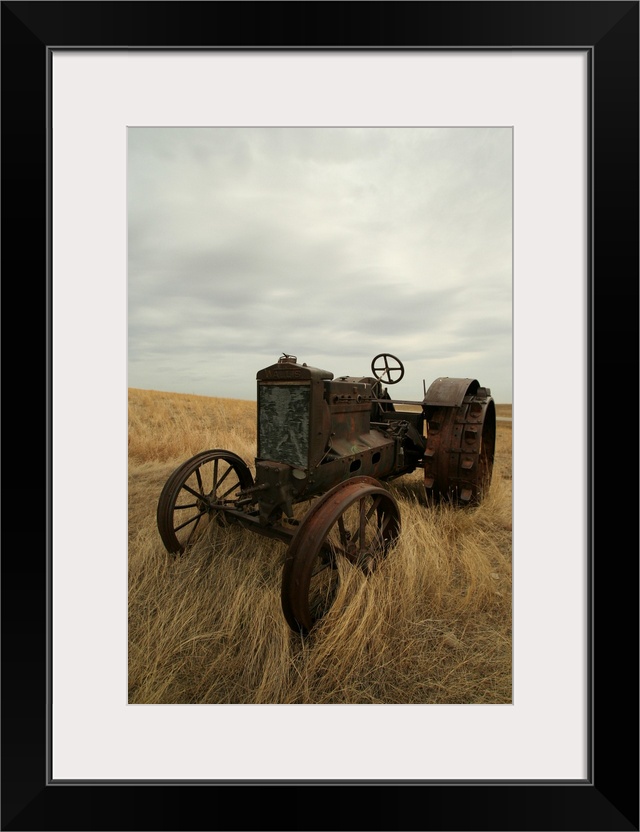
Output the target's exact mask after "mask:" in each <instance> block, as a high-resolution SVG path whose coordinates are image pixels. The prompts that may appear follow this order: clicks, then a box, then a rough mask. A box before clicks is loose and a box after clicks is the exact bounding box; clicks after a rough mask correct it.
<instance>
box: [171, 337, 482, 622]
mask: <svg viewBox="0 0 640 832" xmlns="http://www.w3.org/2000/svg"><path fill="white" fill-rule="evenodd" d="M371 372H372V374H373V375H372V376H366V377H356V376H341V377H339V378H334V376H333V373H331V372H328V371H326V370H321V369H318V368H317V367H310V366H308V365H307V364H299V363H298V360H297V358H296V356H293V355H286V354H284V355H283V356H282V357H281V358H280V359H279V360H278V361H277V363H275V364H272V365H271V366H269V367H266V368H265V369H263V370H260V371H259V372H258V373H257V388H258V389H257V401H258V419H257V440H258V449H257V457H256V459H255V478H254V475H253V474H252V472H251V470H250V468H249V466H248V465H247V463H246V462H245V461H244V460H243V459H241V458H240V457H239V456H238V455H236V454H235V453H232V452H231V451H228V450H222V449H213V450H207V451H202V452H201V453H199V454H196V455H195V456H194V457H192V458H191V459H188V460H187V461H186V462H184V463H183V464H182V465H180V466H179V467H178V468H177V469H176V470H175V471H174V472H173V473H172V474H171V476H170V477H169V479H168V480H167V482H166V483H165V485H164V488H163V489H162V492H161V494H160V498H159V501H158V507H157V523H158V530H159V533H160V537H161V538H162V542H163V543H164V546H165V548H166V549H167V551H168V552H169V553H171V554H172V555H182V554H184V553H185V552H187V550H188V549H189V547H190V546H191V545H193V544H194V543H195V541H196V540H198V539H200V538H201V537H202V534H203V532H205V530H206V528H207V526H208V524H209V523H211V522H217V523H218V524H220V525H223V526H226V525H229V524H239V525H240V526H242V527H244V528H246V529H249V530H251V531H253V532H256V533H258V534H261V535H265V536H267V537H271V538H276V539H278V540H280V541H282V542H284V543H285V544H286V545H287V547H288V548H287V552H286V555H285V561H284V567H283V571H282V586H281V602H282V611H283V613H284V617H285V619H286V621H287V623H288V624H289V626H290V628H291V629H292V630H293V631H294V632H296V633H303V634H307V633H309V631H310V630H311V629H312V628H313V626H314V624H315V623H316V622H317V621H318V620H319V619H320V618H322V617H323V616H324V615H325V614H326V613H327V611H328V610H329V608H330V607H331V605H332V603H333V600H334V598H335V593H336V590H337V585H338V580H339V577H338V576H339V565H340V561H341V559H346V560H345V561H343V562H346V561H349V562H350V563H351V564H354V565H356V566H357V567H359V568H362V569H363V570H364V571H365V572H370V571H371V570H372V569H373V568H375V565H376V563H378V562H379V560H380V558H382V557H384V556H385V555H386V554H387V553H388V552H389V551H390V549H391V548H392V546H393V545H394V542H395V540H396V538H397V537H398V535H399V533H400V511H399V508H398V503H397V501H396V499H395V498H394V496H393V495H392V494H391V492H390V491H389V489H388V488H387V487H386V486H385V483H386V482H389V481H390V480H392V479H395V478H396V477H400V476H403V475H405V474H409V473H411V472H413V471H415V470H416V469H417V468H422V469H423V471H424V490H425V494H426V501H427V504H433V503H435V502H438V501H442V500H447V501H450V502H451V503H453V504H455V505H457V506H473V505H477V504H478V503H479V502H480V500H481V499H482V497H483V494H484V493H486V490H487V489H488V487H489V484H490V481H491V474H492V470H493V460H494V452H495V438H496V409H495V404H494V401H493V399H492V397H491V391H490V390H489V388H487V387H481V386H480V385H479V383H478V382H477V381H476V380H475V379H471V378H446V377H444V378H438V379H436V380H435V381H434V382H433V383H432V384H431V386H430V387H429V389H428V390H425V391H424V398H423V399H422V401H406V400H394V399H392V398H391V396H390V395H389V392H388V390H387V387H385V386H384V385H385V384H387V385H393V384H397V383H398V382H399V381H400V380H401V379H402V378H403V376H404V367H403V365H402V362H401V361H400V360H399V359H398V358H396V357H395V356H393V355H391V354H389V353H381V354H380V355H377V356H376V357H375V358H374V359H373V361H372V363H371ZM423 385H424V382H423ZM305 501H310V508H308V510H306V512H305V513H304V514H302V516H297V517H296V516H295V514H296V513H295V511H294V507H296V506H299V504H302V503H304V502H305Z"/></svg>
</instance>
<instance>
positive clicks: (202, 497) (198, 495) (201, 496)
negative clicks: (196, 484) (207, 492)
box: [176, 482, 206, 508]
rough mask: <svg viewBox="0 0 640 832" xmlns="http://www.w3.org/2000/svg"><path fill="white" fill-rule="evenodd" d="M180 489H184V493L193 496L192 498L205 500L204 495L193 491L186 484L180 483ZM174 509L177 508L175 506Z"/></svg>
mask: <svg viewBox="0 0 640 832" xmlns="http://www.w3.org/2000/svg"><path fill="white" fill-rule="evenodd" d="M182 487H183V488H184V490H185V491H188V492H189V494H193V496H194V497H197V498H198V500H202V499H206V497H205V496H204V494H202V492H198V491H195V490H194V489H193V488H191V486H190V485H187V484H186V482H183V483H182ZM176 508H177V506H176Z"/></svg>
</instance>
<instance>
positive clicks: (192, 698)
mask: <svg viewBox="0 0 640 832" xmlns="http://www.w3.org/2000/svg"><path fill="white" fill-rule="evenodd" d="M498 412H499V413H506V412H507V410H506V409H505V408H502V409H500V408H499V410H498ZM255 443H256V405H255V402H248V401H239V400H233V399H212V398H208V397H203V396H187V395H179V394H170V393H160V392H156V391H150V390H137V389H131V390H129V702H130V703H133V704H136V703H210V704H213V703H217V704H220V703H251V704H295V703H300V704H303V703H314V704H331V703H341V704H345V703H346V704H349V703H350V704H367V703H376V704H391V703H393V704H423V703H434V704H447V703H448V704H453V703H455V704H468V703H474V704H478V703H508V702H511V696H512V656H511V647H512V639H511V516H512V515H511V424H510V423H508V422H498V437H497V449H496V462H495V467H494V476H493V481H492V485H491V489H490V491H489V494H488V496H487V497H486V499H485V500H484V502H483V503H482V504H481V505H480V506H478V507H476V508H473V509H465V510H462V509H455V508H452V507H450V506H447V505H443V506H438V507H435V508H434V507H427V506H426V505H425V502H424V497H423V492H422V487H421V475H422V472H421V471H416V472H415V473H414V474H411V475H409V476H406V477H402V478H400V479H398V480H395V481H394V482H392V483H390V484H389V488H390V490H391V491H392V492H393V494H394V495H395V497H396V498H397V500H398V502H399V505H400V512H401V520H402V530H401V534H400V537H399V540H398V543H397V545H396V546H395V548H394V549H393V552H392V553H391V554H390V555H389V557H388V558H387V559H386V560H385V561H384V562H383V563H382V564H381V565H380V567H379V568H378V569H377V570H376V571H375V572H374V573H373V574H372V575H370V576H368V577H365V576H364V575H363V573H362V572H361V571H360V570H356V569H345V570H344V571H345V574H344V575H343V581H342V583H341V586H340V591H339V595H338V598H337V600H336V603H335V604H334V606H333V607H332V608H331V610H330V612H329V614H328V615H327V616H326V618H324V619H323V620H322V621H321V622H320V623H319V624H318V625H317V626H316V627H315V628H314V629H313V631H312V632H311V634H310V635H309V636H308V637H306V638H304V639H303V638H301V637H299V636H297V635H296V634H294V633H293V632H292V631H291V630H290V629H289V627H288V626H287V624H286V622H285V620H284V617H283V614H282V610H281V606H280V580H281V572H282V564H283V558H284V554H285V552H286V547H285V545H284V544H282V543H280V542H278V541H272V540H269V539H268V538H264V537H260V536H259V535H256V534H253V533H251V532H250V531H247V530H244V529H242V528H240V527H230V528H218V527H213V528H212V531H211V535H210V536H209V538H208V539H206V540H203V541H202V542H200V543H199V544H198V545H197V546H196V547H195V548H194V549H193V550H192V551H191V552H190V554H189V555H188V556H185V557H184V558H178V559H174V558H172V557H170V556H169V555H168V554H167V553H166V551H165V549H164V547H163V545H162V542H161V540H160V537H159V534H158V531H157V527H156V517H155V512H156V507H157V501H158V497H159V494H160V491H161V489H162V487H163V485H164V483H165V481H166V479H167V478H168V476H169V475H170V474H171V472H172V471H173V470H174V469H175V468H176V467H177V466H178V465H179V464H181V463H182V462H184V461H185V460H186V459H188V458H189V457H190V456H193V455H194V454H196V453H198V452H199V451H202V450H207V449H210V448H225V449H227V450H231V451H234V452H235V453H237V454H239V455H240V456H241V457H243V458H244V459H245V461H246V462H247V464H249V466H250V467H251V468H252V471H253V470H255V469H254V464H253V463H254V457H255V453H256V444H255Z"/></svg>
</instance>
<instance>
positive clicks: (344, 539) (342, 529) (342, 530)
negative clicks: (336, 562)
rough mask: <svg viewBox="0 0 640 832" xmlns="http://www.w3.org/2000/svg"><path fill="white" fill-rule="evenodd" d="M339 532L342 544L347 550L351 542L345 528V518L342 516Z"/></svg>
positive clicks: (339, 522) (339, 520) (339, 521)
mask: <svg viewBox="0 0 640 832" xmlns="http://www.w3.org/2000/svg"><path fill="white" fill-rule="evenodd" d="M338 531H339V533H340V542H341V543H342V545H343V546H344V547H345V548H346V546H347V543H348V542H349V532H348V531H347V530H346V529H345V527H344V517H343V516H342V514H341V515H340V517H338Z"/></svg>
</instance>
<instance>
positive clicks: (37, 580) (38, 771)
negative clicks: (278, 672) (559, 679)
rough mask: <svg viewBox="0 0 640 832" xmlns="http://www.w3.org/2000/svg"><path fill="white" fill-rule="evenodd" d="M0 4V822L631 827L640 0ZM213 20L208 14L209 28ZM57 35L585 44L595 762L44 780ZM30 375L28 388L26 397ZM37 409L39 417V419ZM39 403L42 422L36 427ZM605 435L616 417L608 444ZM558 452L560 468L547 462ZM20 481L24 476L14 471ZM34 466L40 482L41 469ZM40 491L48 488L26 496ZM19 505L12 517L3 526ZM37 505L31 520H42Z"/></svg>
mask: <svg viewBox="0 0 640 832" xmlns="http://www.w3.org/2000/svg"><path fill="white" fill-rule="evenodd" d="M1 5H2V18H1V20H2V114H3V121H2V150H3V153H2V192H3V201H2V229H3V246H2V265H3V271H4V277H5V289H6V302H5V309H8V311H9V314H10V316H11V322H10V325H9V326H8V327H7V329H6V333H7V342H6V346H5V361H4V362H3V368H4V382H5V393H6V394H7V393H9V394H10V398H9V397H8V396H7V397H6V398H5V408H4V415H5V419H7V420H8V422H5V425H7V424H8V428H7V430H6V433H5V436H6V437H8V439H9V441H8V442H7V446H8V448H9V450H10V452H11V453H10V454H9V462H7V463H5V464H6V466H7V467H6V468H5V486H6V487H5V489H4V490H3V494H4V495H5V500H4V504H5V506H7V505H8V504H10V503H11V502H12V501H10V500H7V495H12V497H13V498H14V499H15V498H17V500H16V502H17V506H16V508H17V509H18V511H17V512H16V509H14V511H12V512H11V516H10V517H8V515H7V514H5V518H6V519H5V524H4V539H5V546H4V552H3V557H2V604H3V622H2V623H3V628H2V685H3V691H2V829H3V830H58V829H60V830H68V831H69V832H70V831H71V830H134V829H135V830H147V829H149V830H165V829H167V830H168V829H173V830H176V829H190V830H196V829H229V830H231V829H234V830H235V829H242V830H265V829H276V830H289V829H292V830H312V829H350V830H361V829H362V830H377V829H386V830H410V829H411V830H413V829H424V830H585V831H586V830H603V831H604V830H638V828H639V827H638V822H639V812H638V779H639V769H638V617H637V615H638V557H637V553H638V545H637V543H638V538H637V519H636V509H637V499H638V497H637V482H636V474H635V472H636V463H637V460H638V448H637V439H636V437H637V433H638V414H637V386H638V372H637V370H638V366H637V356H638V348H637V346H638V345H637V332H638V330H637V323H638V318H637V313H638V67H639V63H638V21H639V16H638V9H639V3H638V2H627V1H626V0H624V1H622V2H599V1H597V0H596V2H581V0H576V2H554V1H553V0H549V1H547V2H482V0H479V1H478V2H407V3H405V2H371V3H369V2H344V3H325V2H317V3H315V2H300V3H298V2H255V3H254V2H2V4H1ZM208 32H214V33H215V34H214V36H213V37H212V38H211V39H209V38H208V37H207V33H208ZM54 47H56V48H59V47H66V48H86V49H113V48H151V49H160V48H178V47H181V48H185V49H192V48H198V47H217V48H225V47H226V48H231V47H241V48H247V49H254V48H274V47H279V48H298V49H323V48H328V47H332V48H337V49H340V48H359V49H386V48H429V49H437V48H453V49H468V48H471V47H474V48H496V49H546V50H553V49H560V48H562V49H566V48H576V49H584V50H587V51H588V53H589V60H590V85H591V89H590V104H591V113H590V120H591V131H590V137H589V139H590V147H589V156H590V160H591V165H590V168H591V181H590V182H589V183H588V184H589V188H588V192H589V206H588V207H589V216H590V227H591V240H590V262H589V264H588V265H589V268H588V270H589V287H588V298H589V309H588V316H589V322H588V328H589V344H590V347H589V355H588V360H587V364H588V373H589V380H588V394H589V411H590V412H589V415H588V439H589V447H590V448H591V458H590V460H589V461H588V472H589V483H588V488H589V503H590V517H589V524H588V525H589V535H588V537H589V546H588V548H589V564H588V579H589V581H588V583H589V585H588V592H589V599H590V616H589V622H590V624H589V632H588V646H589V656H590V667H589V669H590V680H591V684H590V688H589V690H588V691H587V695H588V708H589V715H590V732H589V736H588V738H587V743H588V751H589V772H588V778H587V779H586V780H585V781H584V782H558V781H545V782H542V781H536V782H532V783H528V782H515V781H514V782H512V781H499V782H495V781H494V782H481V781H478V782H475V781H474V782H468V781H464V782H447V783H441V782H438V783H426V784H425V783H419V782H418V783H416V782H413V783H412V782H407V783H404V782H398V783H384V782H378V781H375V782H366V781H363V782H359V781H348V782H347V781H344V782H340V781H338V782H336V781H321V782H318V783H304V782H298V781H293V782H284V783H279V784H275V783H264V784H253V783H244V784H243V783H238V784H233V785H212V784H206V783H205V784H202V783H200V784H199V783H193V784H191V783H182V782H178V783H175V782H172V783H165V782H163V781H152V782H137V781H136V782H117V783H113V782H109V783H104V784H102V783H100V784H96V783H94V782H87V783H82V782H80V783H64V784H56V783H54V782H50V781H48V779H47V778H48V770H49V767H48V761H49V759H50V750H51V748H50V741H51V738H50V736H49V735H48V726H49V719H48V714H49V709H50V707H51V701H50V693H51V687H50V670H51V668H50V651H49V648H50V627H49V615H50V584H49V578H50V575H49V566H50V563H49V558H50V555H51V553H50V546H49V544H50V531H51V527H50V524H51V493H50V486H51V456H50V443H49V439H50V436H51V420H50V417H51V383H52V379H51V332H50V321H51V309H50V300H51V292H50V288H51V287H50V271H49V265H50V239H51V235H50V221H51V217H50V211H49V198H50V180H49V175H50V171H49V164H48V161H49V159H48V153H49V142H48V134H49V131H50V122H49V118H50V106H51V101H50V88H49V71H48V70H49V63H50V56H51V50H52V49H53V48H54ZM39 348H40V349H41V352H40V351H39ZM43 359H44V360H43ZM630 362H632V363H631V364H630ZM532 382H533V383H535V384H537V385H539V388H540V396H541V400H542V401H543V405H542V413H543V415H545V417H547V418H559V419H565V420H566V423H567V424H568V426H569V428H570V423H571V418H572V409H573V408H574V407H576V406H580V405H579V403H572V402H544V378H540V379H534V380H532ZM25 393H26V394H34V393H35V396H34V398H33V400H32V401H30V396H29V395H26V396H25ZM558 410H560V411H561V412H562V413H561V415H560V414H558V413H557V411H558ZM35 414H37V416H38V417H45V419H44V420H43V421H45V422H46V430H43V426H42V424H41V423H40V422H39V421H38V419H37V418H34V416H35ZM34 422H35V425H36V426H35V427H29V426H30V425H31V426H32V425H34ZM619 436H623V437H624V439H623V441H622V442H621V443H620V442H619ZM630 437H631V439H630ZM596 438H598V439H599V440H600V441H599V442H598V443H597V444H596V441H595V440H596ZM629 445H630V447H629ZM558 464H559V467H560V468H561V461H559V463H558ZM563 473H564V472H562V471H561V470H559V471H558V472H557V473H556V474H553V475H550V476H549V479H548V481H547V483H546V485H545V488H544V493H545V499H560V498H561V496H562V491H563V489H564V488H566V487H571V486H568V485H567V482H566V481H565V478H564V476H563ZM17 482H20V483H21V484H22V485H23V489H20V490H18V489H16V488H15V483H17ZM43 482H45V486H46V487H45V488H41V487H40V488H38V485H40V484H41V483H43ZM27 483H29V485H28V487H27V488H24V485H25V484H27ZM11 486H13V487H11ZM34 488H35V489H36V490H35V492H34V490H33V489H34ZM629 492H631V494H629ZM40 494H41V495H42V500H39V499H37V497H36V495H38V496H39V495H40ZM629 497H630V499H629ZM18 507H19V508H18ZM22 508H24V509H26V511H25V514H24V519H23V520H22V521H20V522H16V524H15V525H14V518H15V517H16V516H17V517H19V516H20V515H21V513H22V512H21V510H22ZM596 508H597V509H598V512H597V515H596ZM541 510H544V506H541ZM35 518H37V519H39V520H40V526H39V531H36V526H35V524H34V523H33V520H34V519H35ZM596 518H597V520H598V521H599V522H596ZM630 520H633V523H632V524H631V523H630V522H629V521H630ZM212 753H215V749H212ZM336 753H339V749H337V750H336ZM301 775H302V778H303V777H304V772H303V771H301ZM247 790H248V792H247Z"/></svg>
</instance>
